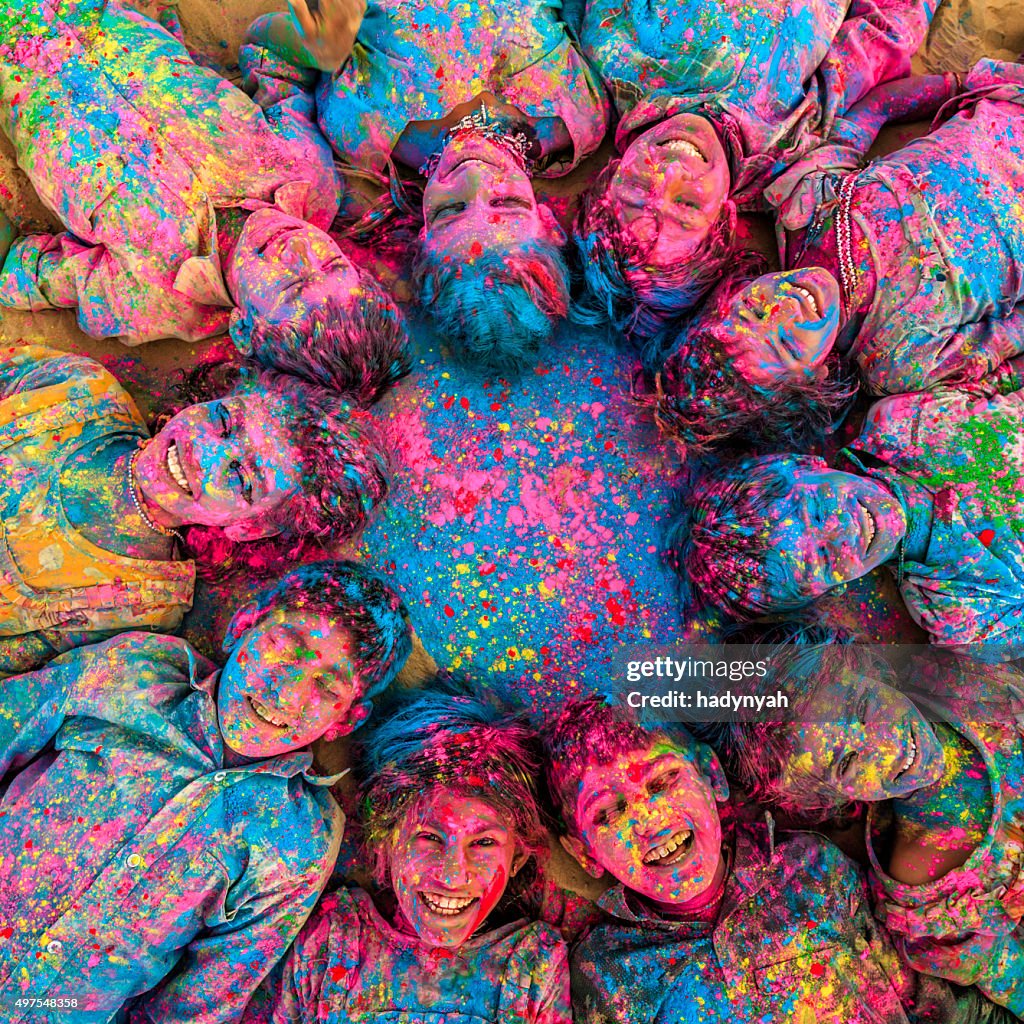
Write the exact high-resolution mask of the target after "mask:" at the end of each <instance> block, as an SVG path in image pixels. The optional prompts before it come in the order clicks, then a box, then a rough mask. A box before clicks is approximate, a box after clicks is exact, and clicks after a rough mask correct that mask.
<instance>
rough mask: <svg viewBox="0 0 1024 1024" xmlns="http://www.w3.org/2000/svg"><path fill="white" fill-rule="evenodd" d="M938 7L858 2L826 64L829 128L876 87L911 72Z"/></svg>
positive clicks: (930, 0) (929, 1)
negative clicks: (913, 57) (914, 56)
mask: <svg viewBox="0 0 1024 1024" xmlns="http://www.w3.org/2000/svg"><path fill="white" fill-rule="evenodd" d="M937 7H938V0H853V3H852V4H851V5H850V8H849V10H848V11H847V13H846V19H845V20H844V21H843V24H842V25H841V26H840V27H839V31H838V32H837V33H836V36H835V39H833V41H832V44H831V45H830V46H829V49H828V53H827V54H826V56H825V60H824V61H823V62H822V64H821V70H820V75H821V78H822V80H823V83H824V88H825V97H824V104H825V109H826V111H827V113H828V115H830V116H829V117H828V119H827V122H826V123H830V122H831V120H832V118H833V117H839V116H841V115H842V114H843V112H844V111H846V110H849V109H850V107H852V106H853V105H854V104H855V103H857V102H859V101H860V100H861V99H862V98H863V97H864V96H865V95H866V94H867V93H868V92H869V91H870V90H871V89H872V88H874V87H875V86H876V85H879V84H880V83H882V82H888V81H890V80H892V79H896V78H903V77H905V76H906V75H908V74H909V73H910V58H911V57H912V56H913V54H914V53H916V51H917V50H918V48H919V47H920V45H921V44H922V43H923V42H924V37H925V36H926V35H927V33H928V26H929V25H930V24H931V21H932V18H933V17H934V16H935V10H936V8H937Z"/></svg>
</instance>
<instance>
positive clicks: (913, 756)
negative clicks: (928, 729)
mask: <svg viewBox="0 0 1024 1024" xmlns="http://www.w3.org/2000/svg"><path fill="white" fill-rule="evenodd" d="M916 760H917V741H916V740H915V739H914V734H913V732H911V734H910V753H908V754H907V756H906V757H905V758H904V759H903V764H901V765H900V770H899V771H898V772H897V773H896V778H899V777H900V776H901V775H902V774H903V773H904V772H905V771H907V770H908V769H909V768H910V766H911V765H912V764H913V763H914V762H915V761H916Z"/></svg>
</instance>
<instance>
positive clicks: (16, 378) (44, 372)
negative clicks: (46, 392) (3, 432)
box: [0, 345, 109, 423]
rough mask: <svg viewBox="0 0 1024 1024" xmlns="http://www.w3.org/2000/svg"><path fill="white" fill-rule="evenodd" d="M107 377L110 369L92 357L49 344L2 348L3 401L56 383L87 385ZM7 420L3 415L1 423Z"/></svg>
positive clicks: (0, 378) (0, 395)
mask: <svg viewBox="0 0 1024 1024" xmlns="http://www.w3.org/2000/svg"><path fill="white" fill-rule="evenodd" d="M103 377H109V374H108V373H107V371H106V370H105V369H104V368H103V367H102V366H101V365H100V364H99V363H97V362H96V360H95V359H90V358H89V357H88V356H82V355H78V354H76V353H74V352H61V351H60V350H59V349H55V348H47V347H46V346H45V345H17V346H7V347H0V401H2V400H3V399H5V398H10V397H11V396H13V395H19V394H23V393H25V392H26V391H35V390H38V389H39V388H45V387H50V386H51V385H54V384H64V383H69V382H71V383H78V382H82V383H83V385H87V384H88V383H89V382H90V381H93V380H96V379H100V378H103ZM4 420H5V417H3V416H0V423H2V422H4Z"/></svg>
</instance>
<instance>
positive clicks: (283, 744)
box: [217, 608, 362, 757]
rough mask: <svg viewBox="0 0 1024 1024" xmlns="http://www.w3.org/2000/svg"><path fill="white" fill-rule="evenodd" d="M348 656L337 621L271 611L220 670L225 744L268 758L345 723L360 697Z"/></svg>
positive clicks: (346, 639)
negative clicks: (340, 723) (335, 725)
mask: <svg viewBox="0 0 1024 1024" xmlns="http://www.w3.org/2000/svg"><path fill="white" fill-rule="evenodd" d="M350 655H351V639H350V637H349V634H348V633H347V631H346V630H345V628H344V627H343V626H342V625H341V624H340V622H339V621H338V620H336V619H333V618H331V617H330V616H328V615H325V614H324V613H323V612H317V613H315V614H314V613H309V612H301V611H288V610H286V609H283V608H277V609H275V610H274V611H272V612H271V613H270V614H269V615H267V616H265V617H264V618H263V619H262V620H261V621H260V622H259V623H257V624H256V625H255V626H254V627H253V628H252V629H250V630H249V631H248V632H246V633H245V635H244V636H243V637H242V640H241V643H239V644H238V645H237V646H236V647H235V648H234V650H233V651H232V652H231V657H230V658H229V659H228V663H227V664H226V665H225V666H224V668H223V670H222V671H221V674H220V681H219V683H218V688H217V714H218V717H219V719H220V729H221V734H222V735H223V737H224V742H225V743H226V744H227V745H228V746H229V747H231V748H232V749H233V750H236V751H238V753H240V754H245V755H247V756H249V757H269V756H273V755H276V754H281V753H284V752H285V751H288V750H295V749H297V748H298V747H304V746H306V745H307V744H308V743H312V742H313V740H315V739H318V738H319V737H320V736H322V735H323V734H324V733H325V732H326V731H327V730H328V729H329V728H330V727H331V726H332V725H334V724H336V723H339V722H345V721H346V718H347V716H348V715H349V712H350V710H351V709H352V706H353V704H354V703H355V702H357V701H358V700H360V699H361V694H362V689H361V686H360V684H359V681H358V679H357V677H356V672H355V668H354V667H353V664H352V661H351V658H350ZM360 717H361V716H360ZM346 731H347V730H346Z"/></svg>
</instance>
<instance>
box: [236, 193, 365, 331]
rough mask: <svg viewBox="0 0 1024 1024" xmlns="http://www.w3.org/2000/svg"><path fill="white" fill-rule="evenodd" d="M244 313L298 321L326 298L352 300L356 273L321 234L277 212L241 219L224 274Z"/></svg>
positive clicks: (355, 292) (356, 290)
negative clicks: (229, 263)
mask: <svg viewBox="0 0 1024 1024" xmlns="http://www.w3.org/2000/svg"><path fill="white" fill-rule="evenodd" d="M227 282H228V287H229V288H230V289H231V294H232V296H233V297H234V300H235V302H236V303H237V304H238V307H239V309H240V310H242V311H243V313H251V314H255V315H257V316H260V317H262V318H264V319H265V320H266V321H267V322H269V323H282V322H284V321H288V320H298V321H301V320H303V319H304V318H305V316H306V315H307V314H308V312H309V310H310V309H314V308H319V307H321V306H323V305H324V303H325V302H326V301H327V299H329V298H335V299H341V300H342V302H345V301H346V299H349V298H350V299H351V301H355V299H356V298H358V296H359V295H360V294H361V286H360V276H359V271H358V270H357V269H356V268H355V266H354V265H353V264H352V262H351V261H350V260H349V259H348V257H347V256H346V255H345V254H344V253H343V252H342V251H341V249H339V248H338V245H337V244H336V243H335V241H334V240H333V239H332V238H331V236H330V235H328V234H327V233H326V232H324V231H321V230H320V229H319V228H316V227H313V225H312V224H308V223H306V221H303V220H298V219H297V218H295V217H289V216H288V215H287V214H284V213H281V212H280V211H279V210H275V209H266V210H257V211H256V212H255V213H252V214H250V215H249V217H248V218H247V219H246V222H245V227H244V228H243V230H242V234H241V236H240V237H239V240H238V244H237V246H236V247H235V253H234V257H233V259H232V261H231V266H230V267H229V269H228V274H227Z"/></svg>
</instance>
